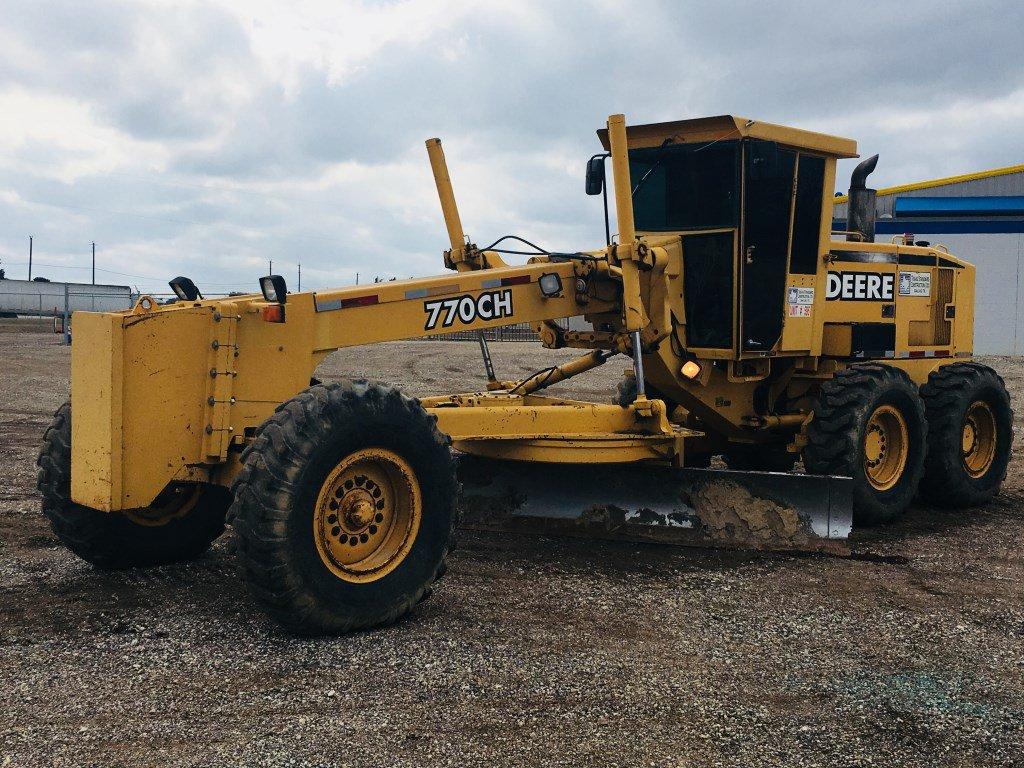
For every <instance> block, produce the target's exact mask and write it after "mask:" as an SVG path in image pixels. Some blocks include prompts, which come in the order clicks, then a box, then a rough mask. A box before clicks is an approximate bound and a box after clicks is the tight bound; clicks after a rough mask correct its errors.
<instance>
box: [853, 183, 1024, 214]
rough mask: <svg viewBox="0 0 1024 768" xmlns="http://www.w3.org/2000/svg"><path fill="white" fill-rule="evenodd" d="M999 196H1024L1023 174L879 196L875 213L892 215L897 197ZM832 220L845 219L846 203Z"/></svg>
mask: <svg viewBox="0 0 1024 768" xmlns="http://www.w3.org/2000/svg"><path fill="white" fill-rule="evenodd" d="M999 195H1024V173H1007V174H1003V175H1002V176H987V177H985V178H983V179H970V180H968V181H956V182H953V183H952V184H943V185H941V186H938V187H926V188H924V189H911V190H907V191H906V192H895V193H893V194H889V195H879V196H878V201H877V203H876V204H875V211H876V212H877V214H878V217H879V218H883V217H888V218H891V217H892V215H893V209H894V207H895V205H896V198H897V197H992V196H999ZM833 217H834V218H837V219H845V218H846V203H845V202H844V203H837V204H836V206H835V212H834V214H833Z"/></svg>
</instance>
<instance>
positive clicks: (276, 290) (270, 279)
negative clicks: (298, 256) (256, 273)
mask: <svg viewBox="0 0 1024 768" xmlns="http://www.w3.org/2000/svg"><path fill="white" fill-rule="evenodd" d="M260 290H261V291H262V292H263V298H264V299H266V300H267V301H274V302H277V303H278V304H284V303H285V302H286V301H288V284H287V283H285V280H284V278H283V277H281V276H280V275H267V276H266V277H261V278H260Z"/></svg>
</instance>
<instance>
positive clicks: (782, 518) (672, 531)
mask: <svg viewBox="0 0 1024 768" xmlns="http://www.w3.org/2000/svg"><path fill="white" fill-rule="evenodd" d="M459 479H460V481H461V483H462V496H461V502H460V504H461V507H462V511H463V524H464V525H465V526H466V527H470V528H481V529H492V530H506V531H509V530H510V531H518V532H534V533H550V534H563V535H566V534H567V535H578V536H591V537H600V538H608V539H620V540H624V541H651V542H663V543H671V544H682V545H689V546H702V547H708V546H711V547H723V546H724V547H730V548H752V549H771V550H801V551H833V552H842V551H845V549H846V547H845V544H844V540H845V539H846V538H847V536H849V534H850V530H851V528H852V525H853V505H852V484H853V481H852V480H850V478H844V477H831V476H828V477H824V476H816V475H800V474H793V473H779V472H731V471H727V470H713V469H690V468H687V469H678V468H671V467H658V466H644V465H637V464H630V465H621V464H617V465H599V464H592V465H566V464H559V465H553V464H540V463H530V462H509V461H497V460H491V459H482V458H478V457H472V456H461V457H460V458H459Z"/></svg>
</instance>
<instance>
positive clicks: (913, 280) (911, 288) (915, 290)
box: [900, 272, 932, 296]
mask: <svg viewBox="0 0 1024 768" xmlns="http://www.w3.org/2000/svg"><path fill="white" fill-rule="evenodd" d="M931 295H932V273H931V272H900V296H931Z"/></svg>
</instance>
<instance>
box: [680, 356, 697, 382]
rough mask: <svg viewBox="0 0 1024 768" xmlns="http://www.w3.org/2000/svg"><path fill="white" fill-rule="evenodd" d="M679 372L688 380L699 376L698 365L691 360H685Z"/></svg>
mask: <svg viewBox="0 0 1024 768" xmlns="http://www.w3.org/2000/svg"><path fill="white" fill-rule="evenodd" d="M679 372H680V373H681V374H683V376H685V377H686V378H688V379H695V378H697V377H698V376H700V364H699V363H695V362H694V361H693V360H687V361H686V362H685V363H683V367H682V368H681V369H680V371H679Z"/></svg>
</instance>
